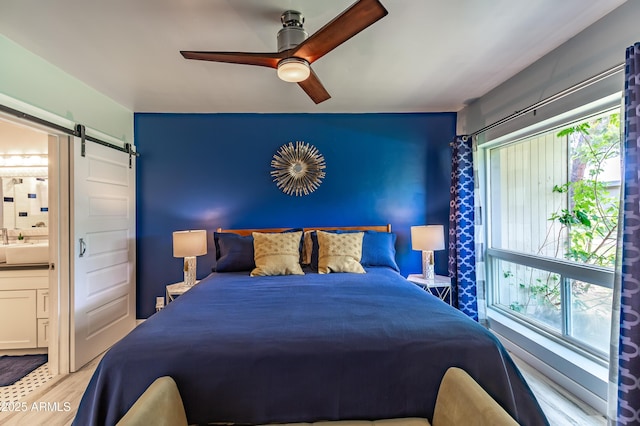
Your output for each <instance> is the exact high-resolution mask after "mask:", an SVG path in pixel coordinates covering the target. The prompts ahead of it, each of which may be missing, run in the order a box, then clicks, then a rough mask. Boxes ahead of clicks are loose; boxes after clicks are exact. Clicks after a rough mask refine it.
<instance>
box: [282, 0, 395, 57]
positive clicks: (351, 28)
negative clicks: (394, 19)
mask: <svg viewBox="0 0 640 426" xmlns="http://www.w3.org/2000/svg"><path fill="white" fill-rule="evenodd" d="M388 13H389V12H387V9H385V8H384V6H383V5H382V4H381V3H380V2H379V1H378V0H359V1H358V2H357V3H354V4H353V5H352V6H351V7H349V8H348V9H347V10H345V11H344V12H342V13H341V14H340V15H338V16H336V17H335V18H334V19H333V20H332V21H331V22H329V23H328V24H327V25H325V26H324V27H322V28H320V29H319V30H318V31H317V32H316V33H315V34H313V35H312V36H311V37H309V38H308V39H306V40H305V41H303V42H302V43H300V44H299V45H298V46H297V47H295V48H293V49H291V50H292V52H291V56H297V57H299V58H304V59H306V60H307V62H309V63H313V62H314V61H317V60H318V59H320V58H321V57H322V56H324V55H325V54H327V53H328V52H330V51H331V50H333V49H335V48H336V47H338V46H339V45H341V44H342V43H344V42H345V41H347V40H349V39H350V38H351V37H353V36H354V35H356V34H358V33H359V32H360V31H362V30H364V29H365V28H367V27H368V26H370V25H371V24H373V23H375V22H376V21H378V20H379V19H382V18H384V17H385V16H386V15H387V14H388Z"/></svg>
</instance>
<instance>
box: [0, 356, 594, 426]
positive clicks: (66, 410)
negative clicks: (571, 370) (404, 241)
mask: <svg viewBox="0 0 640 426" xmlns="http://www.w3.org/2000/svg"><path fill="white" fill-rule="evenodd" d="M100 358H101V357H98V358H96V359H95V360H93V361H91V362H90V363H89V364H87V365H86V366H85V367H83V368H82V369H81V370H80V371H78V372H77V373H73V374H70V375H68V376H66V377H62V378H60V377H58V378H54V379H53V380H52V381H51V383H50V384H49V385H48V386H47V387H46V388H44V389H38V390H36V391H34V392H33V394H32V395H28V396H27V397H25V398H24V399H22V400H20V403H25V404H26V405H25V406H26V408H27V411H26V412H14V413H6V412H0V424H2V425H3V426H24V425H29V426H32V425H33V426H36V425H47V426H66V425H70V424H71V422H72V421H73V417H74V416H75V412H76V410H77V409H78V404H79V403H80V399H81V397H82V393H83V392H84V389H85V388H86V386H87V384H88V383H89V380H90V378H91V375H92V374H93V371H94V370H95V368H96V366H97V365H98V362H99V361H100ZM514 359H515V361H516V363H517V364H518V366H519V367H520V370H521V371H522V374H523V375H524V376H525V378H526V379H527V382H528V383H529V386H530V387H531V389H532V390H533V392H534V393H535V394H536V397H537V398H538V401H539V402H540V405H541V406H542V409H543V410H544V412H545V414H546V415H547V418H548V419H549V422H550V424H551V425H552V426H564V425H568V426H573V425H579V426H604V425H606V420H605V418H604V417H603V416H601V415H600V414H598V413H597V412H596V411H595V410H593V409H592V408H591V407H589V406H587V405H586V404H584V403H582V402H581V401H579V400H577V399H576V398H574V397H573V396H571V395H569V394H567V392H566V391H564V390H563V389H562V388H560V387H559V386H557V385H556V384H554V383H552V382H551V381H549V380H548V379H547V378H545V377H544V376H543V375H542V374H540V373H539V372H538V371H536V370H535V369H533V368H532V367H530V366H529V365H527V364H526V363H524V362H523V361H521V360H519V359H517V358H515V357H514ZM65 403H66V404H65ZM34 404H35V405H34Z"/></svg>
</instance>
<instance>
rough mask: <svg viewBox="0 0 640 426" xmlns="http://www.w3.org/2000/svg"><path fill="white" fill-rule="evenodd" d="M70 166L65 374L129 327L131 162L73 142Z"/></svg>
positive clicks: (132, 306) (105, 150) (132, 228)
mask: <svg viewBox="0 0 640 426" xmlns="http://www.w3.org/2000/svg"><path fill="white" fill-rule="evenodd" d="M73 145H74V146H73V155H72V159H71V160H72V161H71V163H72V164H71V170H72V179H71V188H72V189H71V208H70V210H71V212H72V214H71V216H72V217H71V218H70V219H71V241H70V245H71V247H73V253H72V259H71V275H72V277H71V292H70V294H71V299H72V300H71V323H70V326H71V333H70V338H71V339H70V346H71V351H70V352H71V353H70V361H71V362H70V364H71V365H70V368H71V371H77V370H78V369H79V368H80V367H82V366H83V365H85V364H86V363H87V362H89V361H90V360H92V359H93V358H95V357H96V356H97V355H99V354H100V353H102V352H104V351H105V350H106V349H107V348H109V347H110V346H111V345H113V344H114V343H115V342H117V341H118V340H120V339H121V338H122V337H124V336H125V335H126V334H127V333H128V332H129V331H131V330H132V329H133V328H134V326H135V317H136V315H135V306H136V304H135V290H136V283H135V251H136V228H135V170H136V169H135V157H133V158H132V159H131V167H129V161H130V160H129V155H128V154H127V153H125V152H121V151H118V150H116V149H113V148H110V147H106V146H102V145H99V144H97V143H93V142H87V143H86V145H85V149H86V152H85V155H84V156H82V155H81V149H82V147H81V145H82V144H81V140H80V139H79V138H74V142H73Z"/></svg>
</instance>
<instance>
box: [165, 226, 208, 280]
mask: <svg viewBox="0 0 640 426" xmlns="http://www.w3.org/2000/svg"><path fill="white" fill-rule="evenodd" d="M203 254H207V231H205V230H195V231H176V232H174V233H173V257H184V283H185V285H187V286H189V287H191V286H193V285H194V284H195V283H196V256H202V255H203Z"/></svg>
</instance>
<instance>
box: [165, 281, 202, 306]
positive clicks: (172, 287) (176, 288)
mask: <svg viewBox="0 0 640 426" xmlns="http://www.w3.org/2000/svg"><path fill="white" fill-rule="evenodd" d="M199 282H200V281H196V284H198V283H199ZM166 288H167V303H169V302H173V301H174V300H175V298H176V297H178V296H182V295H183V294H184V293H186V292H187V291H188V290H190V289H191V288H193V287H190V286H188V285H185V283H184V281H181V282H179V283H175V284H169V285H168V286H167V287H166Z"/></svg>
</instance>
